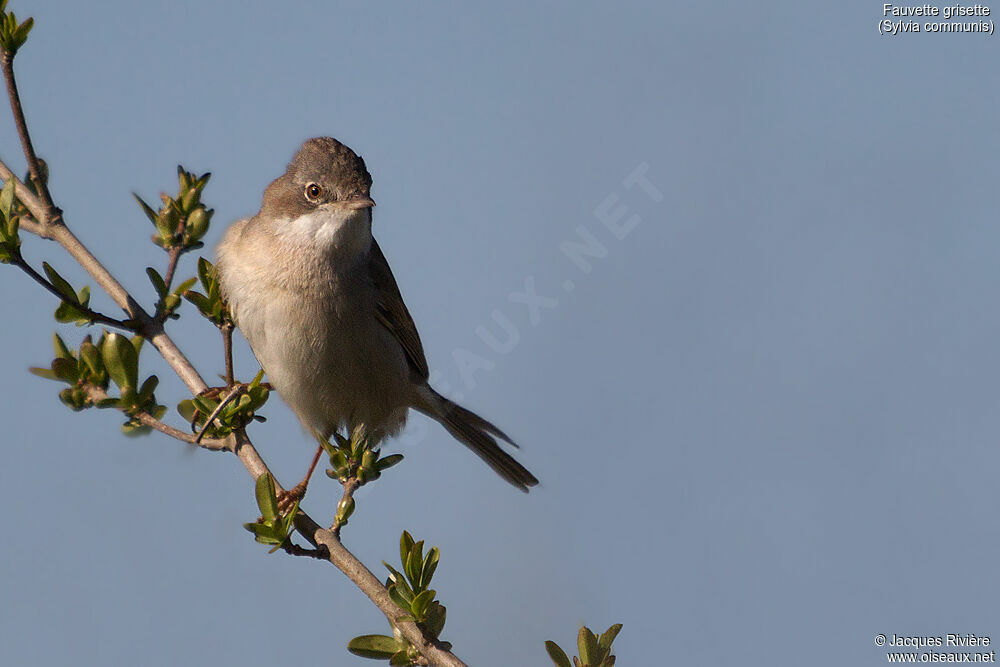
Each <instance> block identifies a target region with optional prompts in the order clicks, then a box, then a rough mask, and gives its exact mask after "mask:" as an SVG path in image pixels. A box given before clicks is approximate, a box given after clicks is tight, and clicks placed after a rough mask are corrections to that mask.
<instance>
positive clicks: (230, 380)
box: [220, 320, 236, 387]
mask: <svg viewBox="0 0 1000 667" xmlns="http://www.w3.org/2000/svg"><path fill="white" fill-rule="evenodd" d="M220 331H222V353H223V355H224V356H225V358H226V386H227V387H232V386H233V384H234V383H235V382H236V380H235V379H234V377H233V323H232V322H230V321H228V320H226V322H225V323H223V325H222V326H221V327H220Z"/></svg>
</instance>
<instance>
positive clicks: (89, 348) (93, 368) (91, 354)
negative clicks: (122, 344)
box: [80, 336, 104, 375]
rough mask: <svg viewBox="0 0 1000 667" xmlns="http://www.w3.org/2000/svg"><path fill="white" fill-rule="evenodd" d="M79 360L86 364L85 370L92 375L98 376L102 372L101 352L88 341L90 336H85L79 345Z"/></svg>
mask: <svg viewBox="0 0 1000 667" xmlns="http://www.w3.org/2000/svg"><path fill="white" fill-rule="evenodd" d="M80 358H81V359H83V361H84V363H85V364H87V368H88V369H90V372H91V373H92V374H94V375H100V374H101V373H102V372H103V371H104V364H102V363H101V352H100V350H98V349H97V346H96V345H94V344H93V343H92V342H91V341H90V336H87V338H86V339H84V341H83V343H81V344H80Z"/></svg>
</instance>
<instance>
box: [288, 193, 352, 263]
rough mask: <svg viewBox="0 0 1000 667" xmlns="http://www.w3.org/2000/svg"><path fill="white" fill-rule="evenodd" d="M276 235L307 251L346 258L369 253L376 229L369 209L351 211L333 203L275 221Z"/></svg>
mask: <svg viewBox="0 0 1000 667" xmlns="http://www.w3.org/2000/svg"><path fill="white" fill-rule="evenodd" d="M275 235H276V236H278V238H280V239H281V240H283V241H285V242H286V243H289V244H290V245H292V246H295V247H297V248H300V249H302V250H304V251H307V250H313V251H319V252H321V253H323V254H324V255H326V254H333V255H339V256H342V257H344V258H345V259H346V258H350V257H356V256H358V255H361V254H367V252H368V249H369V248H370V247H371V241H372V231H371V218H370V210H369V209H360V210H353V211H352V210H348V209H344V208H341V207H335V206H330V205H325V206H320V207H319V208H317V209H316V210H314V211H312V212H310V213H306V214H305V215H300V216H299V217H297V218H283V219H281V220H279V221H277V222H276V224H275Z"/></svg>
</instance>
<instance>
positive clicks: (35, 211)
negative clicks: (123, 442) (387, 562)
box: [0, 51, 465, 667]
mask: <svg viewBox="0 0 1000 667" xmlns="http://www.w3.org/2000/svg"><path fill="white" fill-rule="evenodd" d="M0 69H2V71H3V75H4V78H5V80H6V82H7V93H8V96H9V97H10V104H11V110H12V111H13V113H14V120H15V123H16V124H17V129H18V135H19V137H20V139H21V147H22V149H23V151H24V156H25V159H26V160H27V162H28V168H29V171H30V172H31V177H32V181H33V182H34V183H35V187H36V191H37V192H38V193H39V195H38V196H35V194H34V193H32V192H31V190H30V189H29V188H28V187H26V186H25V185H24V184H23V183H21V182H20V181H18V180H17V179H16V177H15V176H14V174H13V172H12V171H11V170H10V168H9V167H8V166H7V165H6V164H5V163H4V162H3V161H2V160H0V176H2V177H3V178H4V180H5V181H6V180H9V179H11V178H14V179H15V195H16V196H17V198H18V199H19V200H20V201H21V203H23V204H24V205H25V207H27V209H28V210H29V211H30V212H31V214H32V215H33V216H34V218H35V221H36V224H34V225H24V224H23V223H22V225H21V228H22V229H25V230H26V231H29V232H32V233H36V234H38V235H39V236H41V237H43V238H48V239H52V240H54V241H55V242H56V243H58V244H59V245H60V246H62V247H63V248H64V249H65V250H66V251H67V252H68V253H69V254H70V256H72V257H73V259H75V260H76V261H77V262H78V263H79V264H80V266H82V267H83V269H84V270H85V271H87V273H88V274H90V276H91V277H92V278H93V279H94V281H95V282H96V283H97V284H98V285H99V286H100V287H101V289H103V290H104V291H105V292H106V293H107V294H108V296H110V297H111V299H112V300H114V302H115V303H117V304H118V305H119V306H120V307H121V308H122V309H123V310H125V312H126V313H127V314H128V316H129V319H130V320H132V321H134V322H135V324H136V327H135V330H136V331H137V332H138V333H140V334H141V335H142V336H143V337H144V338H146V339H147V340H149V341H150V342H151V343H152V344H153V346H154V347H155V348H156V349H157V350H158V351H159V352H160V354H161V355H162V356H163V359H164V360H165V361H166V362H167V364H169V365H170V367H171V368H172V369H173V370H174V372H175V373H177V375H178V377H180V379H181V381H183V382H184V384H185V385H186V386H187V387H188V389H189V390H190V391H191V392H192V393H193V394H195V395H197V394H200V393H201V392H203V391H205V390H206V389H208V385H207V384H205V381H204V379H202V377H201V375H199V373H198V371H197V370H196V369H195V367H194V366H193V365H192V364H191V362H190V361H188V359H187V357H185V356H184V354H183V353H182V352H181V351H180V349H179V348H178V347H177V345H176V344H174V342H173V340H171V339H170V337H169V336H167V334H166V333H165V332H164V330H163V322H160V321H157V320H156V319H154V318H153V317H151V316H150V315H149V313H147V312H146V311H145V310H144V309H143V308H142V306H140V305H139V303H138V302H137V301H136V300H135V299H133V298H132V296H131V295H130V294H129V293H128V291H127V290H126V289H125V288H124V287H123V286H122V284H121V283H119V282H118V280H117V279H115V277H114V276H113V275H111V273H110V272H109V271H108V270H107V269H106V268H105V267H104V265H103V264H101V262H100V261H99V260H98V259H97V258H96V257H94V255H93V254H92V253H91V252H90V251H89V250H88V249H87V247H86V246H84V245H83V243H81V242H80V240H79V239H78V238H77V237H76V236H75V235H74V234H73V233H72V232H71V231H70V230H69V227H67V226H66V223H65V222H64V220H63V217H62V212H61V211H60V210H59V209H58V208H57V207H56V206H55V204H54V203H53V202H52V198H51V195H50V194H49V191H48V187H47V186H46V184H45V183H44V181H42V179H41V178H40V170H39V162H38V156H37V155H36V154H35V150H34V147H33V146H32V143H31V136H30V135H29V134H28V128H27V123H26V122H25V120H24V112H23V109H22V106H21V100H20V97H19V95H18V92H17V84H16V81H15V78H14V69H13V56H12V55H11V54H9V53H7V52H5V51H4V52H2V53H0ZM32 227H35V229H32ZM140 419H141V418H140ZM154 421H158V420H154ZM143 423H145V422H143ZM149 425H150V426H153V424H152V423H150V424H149ZM163 427H164V428H165V429H170V428H171V427H169V426H166V425H165V424H163ZM153 428H156V427H155V426H153ZM158 430H161V429H158ZM173 430H176V429H173ZM163 432H166V431H163ZM181 433H182V432H181ZM168 435H172V436H174V437H176V436H175V435H174V434H173V433H168ZM185 435H186V434H185ZM224 442H225V443H226V446H225V447H224V448H225V449H231V450H232V451H234V452H235V453H236V456H237V457H238V458H239V459H240V462H241V463H243V466H244V467H245V468H246V469H247V471H248V472H249V473H250V474H251V475H252V476H253V477H254V479H256V478H257V477H259V476H260V475H263V474H265V473H267V474H270V470H268V467H267V464H265V463H264V460H263V459H262V458H261V457H260V454H259V453H258V452H257V450H256V449H255V448H254V446H253V443H252V442H251V441H250V439H249V437H247V435H246V432H245V430H243V429H239V430H237V431H236V432H235V433H234V434H232V435H230V436H229V437H227V438H226V439H225V441H224ZM271 476H272V478H273V477H274V475H271ZM275 488H276V491H278V492H279V493H280V492H282V491H283V489H282V488H281V486H280V485H279V484H278V483H277V481H275ZM295 524H296V528H297V529H298V530H299V532H300V533H301V534H302V535H303V536H304V537H305V538H306V539H307V540H309V541H310V542H311V543H312V544H313V545H314V546H316V547H317V548H318V547H320V545H323V546H325V547H326V548H327V549H328V550H329V552H330V557H329V559H328V560H329V562H330V563H332V564H333V565H334V566H335V567H337V568H338V569H339V570H340V571H341V572H343V573H344V574H346V575H347V576H348V578H349V579H350V580H351V581H353V582H354V583H355V585H357V586H358V588H360V589H361V591H362V592H363V593H364V594H365V595H366V596H368V599H370V600H371V601H372V602H373V603H374V604H375V605H376V606H377V607H378V608H379V609H380V610H381V611H382V613H383V614H385V616H386V618H387V619H388V620H389V622H390V623H391V624H392V625H393V626H394V627H396V628H398V629H399V631H400V632H401V633H402V634H403V636H404V637H406V639H407V641H409V642H410V643H411V644H413V646H415V647H416V648H417V650H419V651H420V653H421V654H422V655H423V656H424V657H426V658H427V660H428V661H429V662H430V663H431V664H434V665H444V666H447V667H463V666H464V665H465V663H464V662H462V661H461V660H459V659H458V658H457V657H456V656H455V655H454V654H452V653H451V652H450V651H446V650H444V649H441V648H439V647H438V646H436V645H434V644H429V643H427V641H426V640H425V639H424V636H423V633H422V632H421V631H420V628H418V627H417V625H416V624H415V623H414V622H412V621H403V620H398V619H399V618H400V617H401V616H403V615H404V612H403V611H402V610H401V609H400V608H399V607H397V606H396V604H395V603H394V602H393V601H392V600H391V599H390V597H389V592H388V591H387V590H386V588H385V586H383V585H382V582H381V581H379V580H378V579H377V578H376V577H375V575H373V574H372V573H371V571H370V570H368V568H366V567H365V566H364V564H363V563H362V562H361V561H359V560H358V559H357V558H356V557H355V556H354V554H352V553H351V552H350V551H348V550H347V549H346V548H345V547H344V545H343V544H341V543H340V541H339V540H338V539H337V537H336V536H335V535H334V534H333V533H332V532H330V531H328V530H324V529H322V528H321V527H320V526H319V524H317V523H316V522H315V521H314V520H313V519H312V518H310V517H309V516H308V515H307V514H305V513H304V512H302V511H299V513H298V515H297V516H296V520H295Z"/></svg>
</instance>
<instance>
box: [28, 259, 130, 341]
mask: <svg viewBox="0 0 1000 667" xmlns="http://www.w3.org/2000/svg"><path fill="white" fill-rule="evenodd" d="M10 263H11V264H13V265H14V266H16V267H18V268H19V269H21V270H22V271H24V272H25V273H27V274H28V275H29V276H31V278H32V279H33V280H34V281H35V282H36V283H38V284H39V285H41V286H42V287H44V288H45V289H46V290H48V291H49V292H51V293H52V294H53V295H55V297H56V298H57V299H59V300H60V301H62V302H63V303H68V304H69V305H71V306H73V307H74V308H76V309H77V310H79V311H80V312H81V313H83V314H84V315H86V316H87V317H88V318H89V319H90V321H91V322H97V323H100V324H106V325H108V326H111V327H118V328H119V329H124V330H125V331H131V332H135V330H136V327H135V323H134V322H130V321H128V320H116V319H115V318H113V317H108V316H107V315H105V314H104V313H99V312H97V311H96V310H93V309H91V308H89V307H87V306H84V305H82V304H78V303H71V302H69V301H67V300H66V297H64V296H63V295H62V292H60V291H59V290H58V289H56V286H55V285H53V284H52V283H51V282H49V281H48V279H46V278H45V276H43V275H42V274H40V273H39V272H38V271H35V269H34V268H33V267H32V266H31V265H30V264H28V263H27V262H26V261H24V258H23V257H22V256H21V253H20V252H18V253H17V254H15V255H14V257H12V258H11V260H10Z"/></svg>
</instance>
